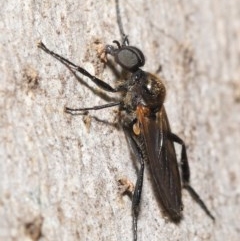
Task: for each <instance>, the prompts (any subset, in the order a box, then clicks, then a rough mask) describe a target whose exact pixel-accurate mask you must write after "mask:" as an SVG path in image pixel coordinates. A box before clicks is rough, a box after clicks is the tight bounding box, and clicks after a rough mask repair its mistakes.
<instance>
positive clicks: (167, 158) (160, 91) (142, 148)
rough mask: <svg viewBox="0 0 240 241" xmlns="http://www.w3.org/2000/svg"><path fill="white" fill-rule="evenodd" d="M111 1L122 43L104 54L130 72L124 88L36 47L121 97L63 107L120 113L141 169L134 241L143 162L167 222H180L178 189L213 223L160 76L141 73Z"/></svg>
mask: <svg viewBox="0 0 240 241" xmlns="http://www.w3.org/2000/svg"><path fill="white" fill-rule="evenodd" d="M115 1H116V13H117V23H118V26H119V30H120V34H121V38H122V40H121V44H120V43H119V42H118V41H116V40H114V41H113V43H115V44H116V46H113V45H106V47H105V49H104V52H105V54H106V55H111V56H113V58H114V60H115V62H116V63H117V64H118V65H120V66H121V67H122V68H123V69H124V70H126V71H128V72H130V73H131V77H130V78H129V79H128V80H126V81H125V82H124V83H122V84H120V85H118V86H117V87H115V88H114V87H112V86H111V85H109V84H107V83H106V82H104V81H103V80H101V79H99V78H97V77H96V76H93V75H91V74H90V73H89V72H88V71H86V70H85V69H84V68H82V67H80V66H77V65H75V64H74V63H72V62H71V61H69V60H68V59H66V58H64V57H61V56H60V55H58V54H56V53H54V52H53V51H51V50H49V49H48V48H47V47H46V46H45V45H44V44H43V43H42V42H40V43H39V44H38V47H39V48H41V49H42V50H43V51H45V52H46V53H47V54H50V55H51V56H53V57H54V58H56V59H57V60H59V61H60V62H62V63H63V64H64V65H66V66H68V67H69V68H70V69H71V70H74V71H77V72H79V73H81V74H83V75H84V76H86V77H88V78H89V79H90V80H91V81H93V82H94V83H95V84H96V85H97V86H98V87H99V88H101V89H103V90H105V91H107V92H112V93H116V92H120V93H121V94H122V98H121V99H120V100H119V101H117V102H113V103H107V104H104V105H100V106H93V107H89V108H78V109H73V108H68V107H66V109H65V111H66V112H67V113H69V114H74V113H76V112H79V111H80V112H81V111H88V110H99V109H104V108H109V107H113V106H118V107H119V110H120V111H121V113H122V117H121V120H120V122H121V125H122V127H123V130H124V131H125V133H126V136H127V138H128V140H129V143H130V145H131V147H132V149H133V151H134V153H135V154H136V158H137V159H138V161H139V164H140V169H139V171H138V174H137V181H136V185H135V189H134V191H133V195H132V216H133V240H134V241H137V220H138V215H139V206H140V200H141V193H142V185H143V176H144V166H145V163H146V162H148V163H149V166H150V170H151V176H152V179H153V184H154V186H155V189H156V195H157V198H158V200H159V202H160V203H161V206H162V207H163V210H164V211H165V213H166V214H167V216H168V217H169V218H170V220H172V221H173V222H175V223H178V222H179V221H180V220H181V218H182V209H183V205H182V192H181V191H182V188H185V189H186V190H187V191H188V192H189V193H190V195H191V196H192V197H193V199H194V200H195V201H196V202H197V203H198V204H199V205H200V206H201V207H202V209H203V210H204V211H205V213H206V214H207V215H208V216H209V217H210V218H211V219H212V220H214V217H213V215H212V214H211V212H210V211H209V209H208V208H207V206H206V205H205V204H204V202H203V201H202V199H201V198H200V197H199V195H198V194H197V192H196V191H195V190H194V189H193V188H192V187H191V185H190V169H189V165H188V158H187V152H186V146H185V143H184V141H183V140H182V139H180V138H179V137H178V136H177V135H175V134H174V133H172V131H171V128H170V125H169V121H168V117H167V114H166V111H165V108H164V100H165V95H166V89H165V86H164V84H163V82H162V80H161V79H160V78H159V77H157V76H156V75H153V74H151V73H148V72H146V71H143V70H142V69H141V67H142V66H144V64H145V57H144V54H143V53H142V51H141V50H140V49H138V48H136V47H134V46H131V45H129V40H128V37H127V35H126V34H125V33H124V31H123V25H122V21H121V17H120V10H119V1H118V0H115ZM174 143H178V144H180V145H181V147H182V150H181V160H180V168H181V175H180V172H179V167H178V163H177V158H176V152H175V148H174Z"/></svg>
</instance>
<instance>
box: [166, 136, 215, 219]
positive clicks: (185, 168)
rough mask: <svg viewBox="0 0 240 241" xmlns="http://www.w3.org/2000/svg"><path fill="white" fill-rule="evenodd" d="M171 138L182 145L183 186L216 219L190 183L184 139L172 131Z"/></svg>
mask: <svg viewBox="0 0 240 241" xmlns="http://www.w3.org/2000/svg"><path fill="white" fill-rule="evenodd" d="M170 138H171V140H172V141H174V142H176V143H178V144H180V145H181V146H182V152H181V163H180V165H181V170H182V182H183V187H184V188H185V189H186V190H187V191H188V192H189V193H190V195H191V196H192V198H193V199H194V200H195V201H196V202H197V203H198V204H199V205H200V206H201V207H202V209H203V210H204V211H205V212H206V214H207V215H208V216H209V217H210V218H211V219H212V220H213V221H215V218H214V216H213V215H212V214H211V212H210V211H209V209H208V208H207V206H206V205H205V203H204V202H203V200H202V199H201V197H200V196H199V195H198V193H197V192H196V191H195V190H194V189H193V188H192V187H191V185H190V168H189V165H188V158H187V151H186V146H185V143H184V141H183V140H182V139H181V138H179V137H178V136H177V135H175V134H173V133H171V134H170Z"/></svg>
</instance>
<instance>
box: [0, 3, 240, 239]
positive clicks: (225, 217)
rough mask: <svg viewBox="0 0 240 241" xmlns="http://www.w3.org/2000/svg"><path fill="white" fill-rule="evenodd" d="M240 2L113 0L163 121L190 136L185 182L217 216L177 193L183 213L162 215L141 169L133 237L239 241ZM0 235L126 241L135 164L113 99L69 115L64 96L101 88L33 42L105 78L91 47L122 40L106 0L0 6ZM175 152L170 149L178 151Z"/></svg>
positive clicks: (72, 103) (112, 78)
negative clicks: (152, 76) (153, 77)
mask: <svg viewBox="0 0 240 241" xmlns="http://www.w3.org/2000/svg"><path fill="white" fill-rule="evenodd" d="M239 6H240V2H239V1H238V0H230V1H218V0H212V1H193V0H190V1H174V0H173V1H164V0H159V1H157V0H153V1H143V0H138V1H137V0H134V1H121V0H120V10H121V15H122V19H123V26H124V29H125V32H126V33H127V34H128V36H129V40H130V43H131V45H134V46H137V47H138V48H140V49H141V50H142V51H143V53H144V54H145V57H146V64H145V66H144V68H143V69H144V70H146V71H149V72H152V73H154V72H156V71H157V70H158V69H159V67H161V70H160V71H158V75H160V76H161V77H162V78H163V79H164V80H165V84H166V88H167V99H166V101H165V107H166V110H167V113H168V116H169V120H170V124H171V127H172V131H173V132H174V133H176V134H178V135H179V136H180V137H181V138H182V139H183V140H185V142H186V145H187V151H188V157H189V162H190V163H189V164H190V167H191V184H192V186H193V187H194V188H195V189H196V191H197V192H198V193H199V195H200V196H201V197H202V199H203V200H204V202H205V203H206V205H207V206H208V207H209V209H210V210H211V212H212V213H213V214H214V216H215V217H216V222H215V223H213V222H212V220H211V219H209V217H208V216H206V214H205V213H204V212H203V210H202V209H201V208H200V207H199V206H198V205H197V204H196V203H195V202H194V201H193V200H192V199H191V197H190V196H189V194H188V193H187V192H186V191H183V203H184V211H183V215H184V219H183V220H182V221H181V223H180V224H179V225H176V224H173V223H171V222H170V221H169V220H168V219H167V218H166V217H165V216H164V214H163V213H162V210H161V208H160V207H159V204H158V202H157V200H156V197H155V195H154V193H153V191H152V185H151V182H150V181H149V179H150V173H149V171H148V170H147V169H148V168H146V172H145V176H144V187H143V194H142V200H141V210H140V216H139V221H138V240H139V241H140V240H152V241H155V240H169V241H170V240H184V241H186V240H191V241H192V240H195V241H196V240H218V241H221V240H223V241H225V240H231V241H235V240H236V241H237V240H239V236H240V231H239V222H238V221H237V218H236V216H237V215H238V214H239V213H240V198H239V197H240V189H239V183H240V176H239V175H238V173H239V172H240V166H239V157H240V151H239V150H240V148H239V146H240V132H239V126H240V114H239V113H240V68H239V66H240V57H239V56H240V45H239V42H240V34H239V29H240V7H239ZM0 16H1V17H0V30H1V35H0V52H1V55H0V58H1V65H0V70H1V77H0V80H1V85H0V94H1V101H0V107H1V112H0V113H1V115H0V118H1V122H0V123H1V125H0V128H1V130H0V140H1V144H0V157H1V161H0V176H1V181H0V240H4V241H6V240H57V241H58V240H67V241H72V240H81V241H85V240H103V241H109V240H113V241H115V240H132V216H131V200H130V199H129V197H128V196H121V193H120V191H119V186H118V180H119V179H120V178H123V177H126V178H127V179H128V180H130V181H132V182H133V183H135V180H136V172H137V163H136V162H135V160H134V158H133V156H132V155H131V152H130V149H129V146H128V145H127V141H126V139H125V136H124V133H123V132H122V130H121V129H120V128H116V127H118V124H117V116H118V113H117V111H116V110H117V108H109V109H103V110H98V111H92V112H90V113H89V115H78V116H70V115H68V114H66V113H65V112H64V106H68V107H73V108H74V107H89V106H96V105H100V104H105V103H107V101H108V100H109V96H110V97H115V95H107V96H106V95H105V94H104V93H103V92H102V91H99V89H98V88H97V87H96V86H95V85H94V84H92V83H91V81H90V80H89V79H87V78H86V77H83V76H82V75H78V78H76V77H75V76H74V74H73V73H71V72H70V71H69V70H68V69H67V68H66V67H65V66H64V65H62V64H61V63H59V62H58V61H56V60H55V59H53V58H52V57H51V56H49V55H47V54H45V53H44V52H43V51H41V50H40V49H38V48H37V42H38V41H40V40H41V41H43V42H44V43H45V44H46V45H47V46H48V47H49V48H50V49H51V50H53V51H55V52H57V53H59V54H61V55H62V56H65V57H66V58H68V59H70V60H71V61H73V62H74V63H76V64H78V65H80V66H82V67H84V68H86V69H87V70H88V71H89V72H91V73H92V74H95V75H96V76H98V77H99V78H101V79H103V80H104V81H106V82H107V83H109V84H111V85H112V86H114V85H115V84H116V81H117V78H118V77H117V76H116V75H115V74H114V73H113V71H111V69H110V68H109V67H107V66H106V65H105V64H104V63H103V62H102V61H101V60H100V58H99V57H98V50H99V48H100V47H101V44H103V45H105V44H111V42H112V41H113V40H120V34H119V29H118V26H117V21H116V12H115V2H114V1H113V0H104V1H71V0H64V1H56V0H53V1H31V0H26V1H21V2H16V1H13V0H9V1H4V2H2V6H1V8H0ZM111 123H112V124H111ZM177 152H178V153H179V149H177Z"/></svg>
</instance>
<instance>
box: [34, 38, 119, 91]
mask: <svg viewBox="0 0 240 241" xmlns="http://www.w3.org/2000/svg"><path fill="white" fill-rule="evenodd" d="M37 46H38V48H40V49H42V50H43V51H44V52H46V53H47V54H49V55H51V56H53V57H54V58H55V59H57V60H58V61H60V62H61V63H62V64H64V65H66V66H67V67H69V68H70V69H72V70H74V71H77V72H79V73H81V74H83V75H84V76H86V77H88V78H89V79H91V80H92V81H93V82H94V83H95V84H96V85H97V86H98V87H99V88H101V89H103V90H105V91H108V92H113V93H115V92H119V91H121V90H122V87H121V86H120V87H117V88H113V87H111V86H110V85H109V84H107V83H105V82H104V81H102V80H101V79H99V78H97V77H95V76H93V75H91V74H90V73H89V72H88V71H87V70H85V69H84V68H82V67H80V66H77V65H76V64H74V63H72V62H71V61H69V60H68V59H66V58H64V57H62V56H60V55H59V54H57V53H54V52H53V51H51V50H49V49H48V48H47V47H46V46H45V45H44V44H43V43H42V42H39V43H38V45H37Z"/></svg>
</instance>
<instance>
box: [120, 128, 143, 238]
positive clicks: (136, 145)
mask: <svg viewBox="0 0 240 241" xmlns="http://www.w3.org/2000/svg"><path fill="white" fill-rule="evenodd" d="M130 126H131V125H130ZM123 128H124V132H125V134H126V136H127V138H128V141H129V144H130V145H131V147H132V149H133V152H134V153H135V155H136V156H137V158H138V161H139V162H140V169H139V171H138V175H137V181H136V185H135V189H134V193H133V196H132V215H133V240H134V241H137V219H138V215H139V210H140V200H141V194H142V186H143V175H144V163H145V155H144V153H143V150H142V148H141V143H142V141H141V140H138V139H136V137H135V136H134V134H133V132H132V129H131V128H129V127H126V126H123Z"/></svg>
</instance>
